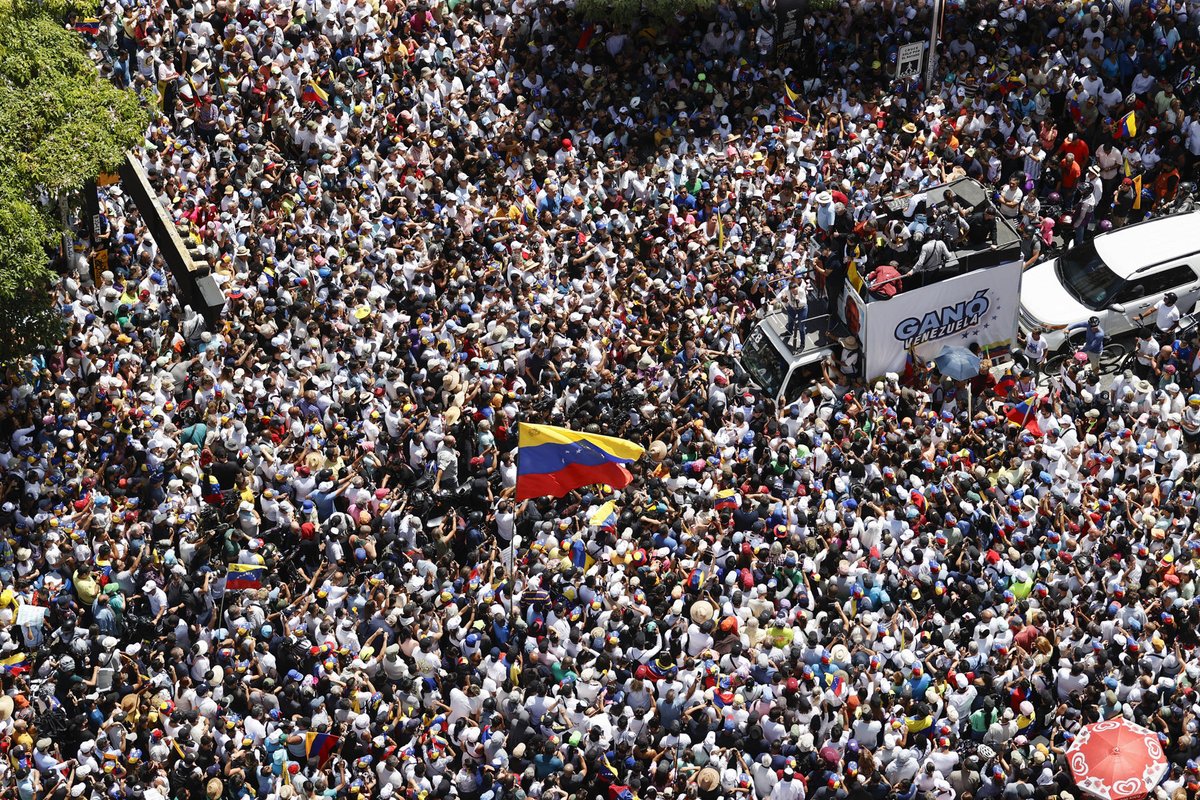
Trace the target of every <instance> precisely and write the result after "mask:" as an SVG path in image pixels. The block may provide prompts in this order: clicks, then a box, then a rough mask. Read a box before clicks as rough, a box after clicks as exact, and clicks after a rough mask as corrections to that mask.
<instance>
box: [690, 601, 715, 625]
mask: <svg viewBox="0 0 1200 800" xmlns="http://www.w3.org/2000/svg"><path fill="white" fill-rule="evenodd" d="M690 613H691V617H692V622H694V623H696V624H697V625H703V624H704V623H706V622H708V621H709V620H710V619H712V618H713V607H712V603H710V602H708V601H707V600H697V601H696V602H694V603H692V610H691V612H690Z"/></svg>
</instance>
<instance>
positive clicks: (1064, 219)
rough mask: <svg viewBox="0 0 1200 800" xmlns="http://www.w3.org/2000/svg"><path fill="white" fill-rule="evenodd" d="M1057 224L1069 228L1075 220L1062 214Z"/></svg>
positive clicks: (1068, 215)
mask: <svg viewBox="0 0 1200 800" xmlns="http://www.w3.org/2000/svg"><path fill="white" fill-rule="evenodd" d="M1058 224H1059V225H1065V226H1068V227H1069V226H1071V225H1074V224H1075V218H1074V217H1072V216H1071V215H1070V214H1063V215H1062V216H1061V217H1059V218H1058Z"/></svg>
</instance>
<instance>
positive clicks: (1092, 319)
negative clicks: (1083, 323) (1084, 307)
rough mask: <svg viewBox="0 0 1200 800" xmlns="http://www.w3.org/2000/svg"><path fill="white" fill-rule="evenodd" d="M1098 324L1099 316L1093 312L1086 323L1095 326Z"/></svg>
mask: <svg viewBox="0 0 1200 800" xmlns="http://www.w3.org/2000/svg"><path fill="white" fill-rule="evenodd" d="M1099 324H1100V318H1099V317H1097V316H1095V315H1094V314H1093V315H1092V316H1090V317H1088V325H1091V326H1092V327H1095V326H1097V325H1099Z"/></svg>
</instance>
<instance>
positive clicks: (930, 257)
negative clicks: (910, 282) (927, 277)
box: [905, 233, 950, 275]
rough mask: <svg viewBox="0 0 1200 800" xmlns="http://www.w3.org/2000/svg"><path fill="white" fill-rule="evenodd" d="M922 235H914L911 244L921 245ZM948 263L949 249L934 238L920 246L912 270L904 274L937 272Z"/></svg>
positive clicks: (931, 237) (930, 237)
mask: <svg viewBox="0 0 1200 800" xmlns="http://www.w3.org/2000/svg"><path fill="white" fill-rule="evenodd" d="M923 238H924V234H921V233H914V234H913V242H914V243H918V244H921V240H922V239H923ZM949 261H950V248H949V247H946V243H945V242H943V241H942V240H941V239H939V238H937V237H936V236H929V238H928V239H927V240H926V241H925V242H924V243H923V244H921V252H919V253H918V254H917V261H916V263H915V264H913V265H912V269H910V270H909V271H908V272H906V273H905V274H906V275H912V274H915V273H917V272H929V271H932V270H938V269H941V268H942V267H944V266H946V264H947V262H949Z"/></svg>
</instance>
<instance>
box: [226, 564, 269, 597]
mask: <svg viewBox="0 0 1200 800" xmlns="http://www.w3.org/2000/svg"><path fill="white" fill-rule="evenodd" d="M265 570H266V568H265V567H262V566H259V565H257V564H230V565H229V574H228V575H227V576H226V577H225V588H226V589H230V590H233V591H236V590H238V589H261V588H262V580H263V573H264V571H265Z"/></svg>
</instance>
